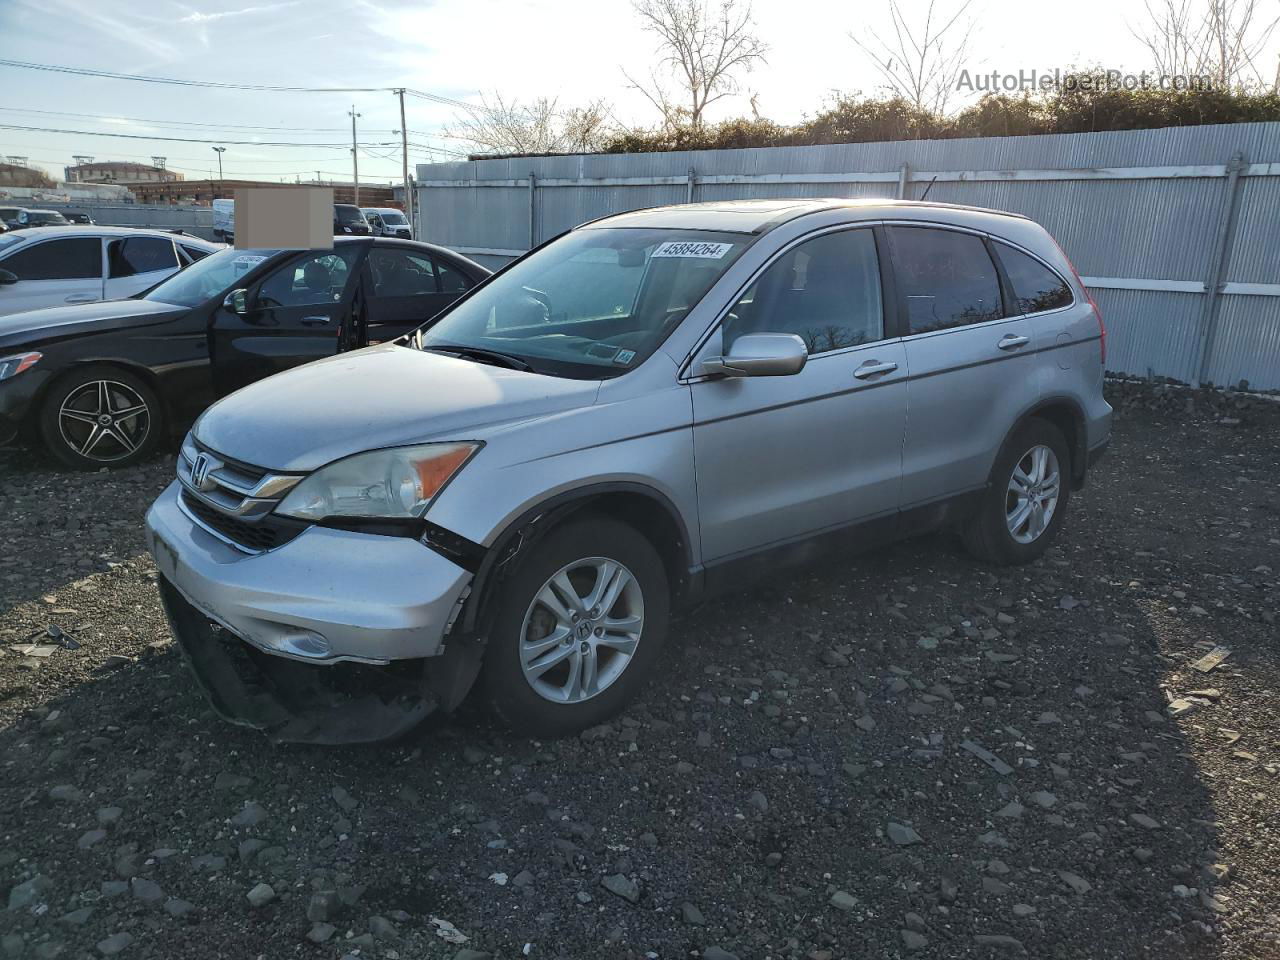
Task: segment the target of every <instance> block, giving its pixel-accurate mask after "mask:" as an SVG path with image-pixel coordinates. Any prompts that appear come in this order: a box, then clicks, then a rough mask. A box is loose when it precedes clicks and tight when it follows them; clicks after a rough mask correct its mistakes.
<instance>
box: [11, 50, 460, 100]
mask: <svg viewBox="0 0 1280 960" xmlns="http://www.w3.org/2000/svg"><path fill="white" fill-rule="evenodd" d="M0 66H3V67H16V68H18V69H21V70H44V71H47V72H49V73H69V74H73V75H75V76H80V77H103V78H105V79H108V80H134V81H137V82H139V83H166V84H171V85H175V86H179V87H210V88H213V89H220V90H258V91H269V92H273V93H393V92H395V91H396V90H399V89H401V88H400V87H284V86H276V85H273V84H267V83H230V82H228V81H224V80H182V79H178V78H176V77H147V76H141V75H139V74H133V73H113V72H111V71H109V70H90V69H87V68H85V67H65V66H60V65H58V64H52V63H29V62H27V61H25V60H7V59H0ZM404 92H405V93H406V94H408V95H409V96H412V97H418V98H419V99H421V100H430V101H431V102H433V103H443V104H446V105H448V106H454V107H462V108H463V109H467V110H470V109H472V107H471V105H470V104H467V103H464V102H463V101H461V100H454V99H453V98H451V97H443V96H440V95H439V94H436V93H427V92H426V91H425V90H413V89H410V88H407V87H406V88H404Z"/></svg>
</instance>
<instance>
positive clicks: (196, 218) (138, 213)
mask: <svg viewBox="0 0 1280 960" xmlns="http://www.w3.org/2000/svg"><path fill="white" fill-rule="evenodd" d="M16 205H17V204H15V206H16ZM24 206H28V207H32V208H33V209H37V210H57V211H59V212H60V213H68V212H74V213H87V214H88V215H89V216H91V217H92V218H93V220H94V222H95V223H100V224H102V225H103V226H106V227H152V228H154V229H157V230H181V231H182V232H183V233H189V234H191V236H193V237H201V238H202V239H205V240H212V239H213V210H212V208H210V207H195V206H177V205H171V204H145V203H109V202H104V201H100V200H86V201H83V202H75V201H73V202H71V203H45V202H43V201H41V202H39V203H36V202H31V203H26V204H24Z"/></svg>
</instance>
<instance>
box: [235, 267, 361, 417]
mask: <svg viewBox="0 0 1280 960" xmlns="http://www.w3.org/2000/svg"><path fill="white" fill-rule="evenodd" d="M361 252H362V248H361V246H360V245H358V244H350V243H346V244H341V245H338V246H335V247H334V249H333V250H309V251H307V252H306V253H303V254H299V255H297V256H293V257H290V258H288V259H286V260H285V261H284V262H283V263H282V264H280V265H278V266H276V267H275V268H274V269H272V270H271V271H270V272H268V273H267V275H266V276H265V277H264V278H262V279H261V280H260V281H258V282H257V283H255V284H254V285H253V287H252V288H251V289H249V290H247V291H246V294H245V300H246V305H247V307H248V309H247V311H246V312H245V313H244V314H237V313H234V312H233V311H232V310H231V309H229V308H228V307H226V306H223V307H220V308H218V309H217V310H216V312H215V313H214V316H213V321H212V327H213V329H212V331H211V334H210V339H211V350H210V353H211V355H212V359H213V368H214V381H215V384H216V385H217V389H218V392H219V393H228V392H230V391H231V390H235V389H239V388H240V387H242V386H244V385H245V384H248V383H252V382H254V381H255V380H261V379H262V378H264V377H269V376H271V375H272V374H273V373H279V372H280V371H281V370H287V369H288V368H290V367H296V366H298V365H299V364H303V363H307V362H308V361H311V360H318V359H320V358H321V357H327V356H332V355H333V354H335V353H337V352H338V351H339V349H340V348H341V345H342V344H343V342H344V337H345V336H346V335H347V333H348V332H349V330H350V324H351V322H352V297H353V293H354V290H355V288H356V286H357V283H356V276H357V271H358V269H359V261H360V255H361Z"/></svg>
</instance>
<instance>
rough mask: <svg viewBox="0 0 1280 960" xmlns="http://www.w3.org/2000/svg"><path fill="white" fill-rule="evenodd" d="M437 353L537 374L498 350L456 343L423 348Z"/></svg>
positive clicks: (529, 367)
mask: <svg viewBox="0 0 1280 960" xmlns="http://www.w3.org/2000/svg"><path fill="white" fill-rule="evenodd" d="M422 349H423V350H431V351H434V352H436V353H448V354H453V355H454V356H458V357H462V358H464V359H466V360H475V361H477V362H478V363H489V364H493V365H494V366H498V367H510V368H511V369H512V370H523V371H524V372H525V373H537V372H538V371H537V370H535V369H534V367H533V364H531V363H529V362H528V361H527V360H523V359H521V358H520V357H517V356H514V355H513V354H510V353H502V352H501V351H498V350H486V349H485V348H484V347H466V346H462V345H461V344H455V343H431V344H427V345H426V346H424V347H423V348H422Z"/></svg>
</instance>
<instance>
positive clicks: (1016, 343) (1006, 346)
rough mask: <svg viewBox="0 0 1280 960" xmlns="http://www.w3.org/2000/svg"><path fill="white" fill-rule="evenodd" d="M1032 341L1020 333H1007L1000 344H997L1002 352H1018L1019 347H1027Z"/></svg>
mask: <svg viewBox="0 0 1280 960" xmlns="http://www.w3.org/2000/svg"><path fill="white" fill-rule="evenodd" d="M1030 342H1031V341H1030V340H1029V339H1028V338H1026V337H1024V336H1023V335H1022V334H1020V333H1006V334H1005V335H1004V336H1003V337H1001V338H1000V342H999V343H997V344H996V346H997V347H999V348H1000V349H1001V350H1017V349H1018V348H1019V347H1025V346H1026V345H1027V344H1028V343H1030Z"/></svg>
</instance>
